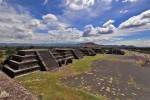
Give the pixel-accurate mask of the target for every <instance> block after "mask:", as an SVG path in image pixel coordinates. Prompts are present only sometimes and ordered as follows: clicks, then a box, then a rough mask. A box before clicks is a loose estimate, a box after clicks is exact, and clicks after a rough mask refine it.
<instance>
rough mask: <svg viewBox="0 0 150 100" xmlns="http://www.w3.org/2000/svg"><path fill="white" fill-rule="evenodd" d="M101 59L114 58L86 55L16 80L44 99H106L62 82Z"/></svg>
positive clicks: (87, 69) (88, 68) (84, 70)
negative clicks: (49, 70) (51, 69)
mask: <svg viewBox="0 0 150 100" xmlns="http://www.w3.org/2000/svg"><path fill="white" fill-rule="evenodd" d="M101 59H102V60H104V59H105V60H114V59H109V58H108V57H107V55H103V54H98V55H96V56H92V57H90V56H86V57H84V58H83V59H81V60H74V61H73V63H72V64H69V65H67V66H63V67H61V68H60V69H57V70H55V71H51V72H35V73H32V74H29V75H25V76H22V77H18V78H16V79H15V80H17V81H18V82H19V83H20V84H22V85H23V86H24V87H26V88H27V89H28V90H30V91H32V92H33V93H35V94H36V95H41V96H42V98H43V99H44V100H104V99H103V98H102V97H101V96H99V95H96V96H93V95H91V94H88V93H85V92H83V91H81V90H76V89H73V88H69V87H66V86H65V85H64V84H62V83H61V82H60V79H62V78H65V77H69V76H73V75H77V74H80V73H84V72H87V71H89V70H90V67H91V65H92V63H93V61H94V60H101Z"/></svg>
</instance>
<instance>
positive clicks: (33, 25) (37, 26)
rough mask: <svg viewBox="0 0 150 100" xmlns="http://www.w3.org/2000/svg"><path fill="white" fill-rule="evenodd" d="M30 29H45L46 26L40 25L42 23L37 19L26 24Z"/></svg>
mask: <svg viewBox="0 0 150 100" xmlns="http://www.w3.org/2000/svg"><path fill="white" fill-rule="evenodd" d="M27 26H28V28H30V29H46V27H47V26H46V25H45V24H42V22H41V21H40V20H38V19H32V20H31V21H30V22H29V24H27Z"/></svg>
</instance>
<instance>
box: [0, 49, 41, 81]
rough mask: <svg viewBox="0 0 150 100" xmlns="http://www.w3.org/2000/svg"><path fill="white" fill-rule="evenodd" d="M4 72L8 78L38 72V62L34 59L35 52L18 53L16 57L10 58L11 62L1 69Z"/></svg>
mask: <svg viewBox="0 0 150 100" xmlns="http://www.w3.org/2000/svg"><path fill="white" fill-rule="evenodd" d="M2 70H3V72H5V73H6V74H7V75H9V76H10V77H12V78H14V77H16V76H19V75H22V74H27V73H30V72H33V71H38V70H40V66H39V64H38V60H37V59H36V55H35V51H32V50H31V51H28V50H27V51H25V50H24V51H18V52H17V55H13V56H12V60H9V63H8V64H7V65H5V66H4V67H3V69H2Z"/></svg>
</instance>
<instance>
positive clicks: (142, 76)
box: [61, 55, 150, 100]
mask: <svg viewBox="0 0 150 100" xmlns="http://www.w3.org/2000/svg"><path fill="white" fill-rule="evenodd" d="M110 57H111V58H118V59H122V61H101V60H99V61H95V62H94V65H93V66H92V68H91V71H89V72H88V73H83V74H79V75H76V76H72V77H68V78H65V79H62V80H61V81H62V82H63V83H64V84H65V85H67V86H69V87H73V88H76V89H81V90H83V91H86V92H89V93H91V94H95V95H101V96H105V97H106V98H108V100H150V66H149V64H147V65H145V66H144V67H141V65H138V64H136V63H135V61H136V60H137V59H136V58H134V57H126V56H118V55H110Z"/></svg>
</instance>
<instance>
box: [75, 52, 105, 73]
mask: <svg viewBox="0 0 150 100" xmlns="http://www.w3.org/2000/svg"><path fill="white" fill-rule="evenodd" d="M104 58H107V55H103V54H98V55H96V56H85V57H84V58H83V59H82V60H74V61H73V64H72V66H73V69H74V70H75V71H76V72H78V73H83V72H86V71H89V70H90V67H91V66H92V63H93V61H94V60H101V59H104Z"/></svg>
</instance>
